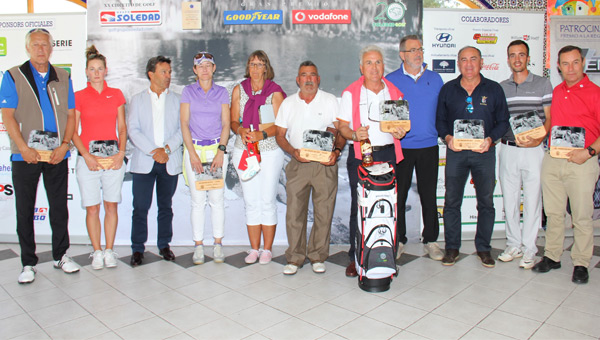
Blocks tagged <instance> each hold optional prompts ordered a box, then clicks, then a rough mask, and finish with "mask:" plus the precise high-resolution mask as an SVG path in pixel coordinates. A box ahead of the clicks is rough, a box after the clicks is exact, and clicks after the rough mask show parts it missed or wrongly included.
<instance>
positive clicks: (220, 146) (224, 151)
mask: <svg viewBox="0 0 600 340" xmlns="http://www.w3.org/2000/svg"><path fill="white" fill-rule="evenodd" d="M218 149H219V150H221V151H223V153H227V147H226V146H225V145H223V144H219V147H218Z"/></svg>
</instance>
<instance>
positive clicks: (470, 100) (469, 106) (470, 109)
mask: <svg viewBox="0 0 600 340" xmlns="http://www.w3.org/2000/svg"><path fill="white" fill-rule="evenodd" d="M466 102H467V112H469V113H473V110H474V108H473V98H472V97H471V96H468V97H467V99H466Z"/></svg>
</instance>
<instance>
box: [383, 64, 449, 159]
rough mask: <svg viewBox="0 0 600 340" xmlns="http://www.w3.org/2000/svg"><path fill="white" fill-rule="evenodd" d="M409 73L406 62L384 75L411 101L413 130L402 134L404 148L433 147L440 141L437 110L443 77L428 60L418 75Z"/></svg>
mask: <svg viewBox="0 0 600 340" xmlns="http://www.w3.org/2000/svg"><path fill="white" fill-rule="evenodd" d="M402 65H404V64H402ZM409 76H410V75H409V74H406V72H405V70H404V66H401V68H399V69H397V70H396V71H394V72H392V73H390V74H388V75H387V76H385V78H386V79H387V80H389V81H390V82H392V83H393V84H394V85H396V87H397V88H398V89H399V90H400V91H402V94H403V97H404V100H406V101H408V108H409V111H410V130H409V131H407V132H406V136H405V137H404V138H402V149H421V148H430V147H432V146H435V145H437V143H438V132H437V130H436V128H435V114H436V109H437V102H438V95H439V93H440V89H441V88H442V85H444V81H443V80H442V77H440V75H439V74H437V73H436V72H433V71H430V70H428V69H427V64H423V65H422V73H421V74H420V75H419V78H418V79H416V80H415V79H414V78H413V77H409Z"/></svg>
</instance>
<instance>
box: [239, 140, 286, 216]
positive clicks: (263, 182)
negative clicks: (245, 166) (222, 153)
mask: <svg viewBox="0 0 600 340" xmlns="http://www.w3.org/2000/svg"><path fill="white" fill-rule="evenodd" d="M242 153H243V150H242V149H238V148H235V149H234V151H233V159H232V161H233V166H235V169H236V170H237V173H238V176H241V174H242V173H243V171H242V170H240V169H238V164H240V159H241V158H242ZM260 156H261V162H260V171H259V172H258V174H256V176H254V177H252V178H251V179H250V180H248V181H242V180H240V183H241V184H242V191H243V193H244V203H245V205H246V224H247V225H260V224H262V225H276V224H277V200H276V197H277V189H278V186H279V179H280V177H281V170H282V169H283V150H281V149H280V148H277V149H276V150H270V151H261V152H260ZM282 190H285V189H282Z"/></svg>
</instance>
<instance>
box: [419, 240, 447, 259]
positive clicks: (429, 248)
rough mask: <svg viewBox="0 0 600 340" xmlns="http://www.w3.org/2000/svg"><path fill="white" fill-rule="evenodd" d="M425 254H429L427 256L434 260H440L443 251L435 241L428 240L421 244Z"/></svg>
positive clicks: (442, 256)
mask: <svg viewBox="0 0 600 340" xmlns="http://www.w3.org/2000/svg"><path fill="white" fill-rule="evenodd" d="M423 250H424V251H425V254H429V258H430V259H432V260H435V261H441V260H442V259H443V258H444V252H443V251H442V249H440V245H439V244H437V242H429V243H427V244H424V245H423Z"/></svg>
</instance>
